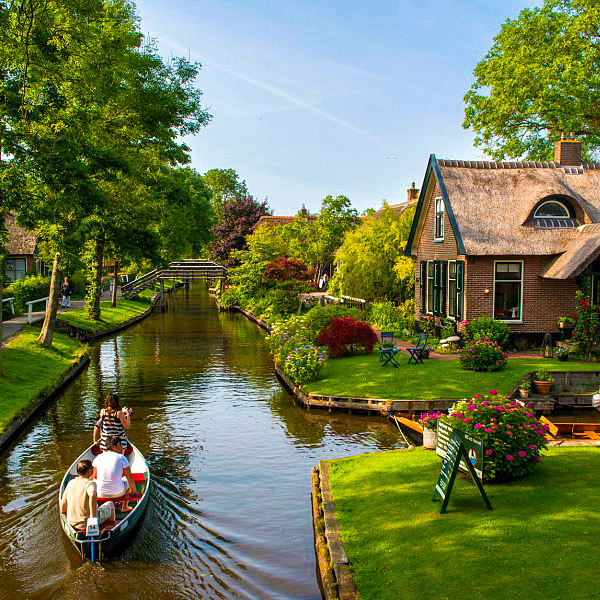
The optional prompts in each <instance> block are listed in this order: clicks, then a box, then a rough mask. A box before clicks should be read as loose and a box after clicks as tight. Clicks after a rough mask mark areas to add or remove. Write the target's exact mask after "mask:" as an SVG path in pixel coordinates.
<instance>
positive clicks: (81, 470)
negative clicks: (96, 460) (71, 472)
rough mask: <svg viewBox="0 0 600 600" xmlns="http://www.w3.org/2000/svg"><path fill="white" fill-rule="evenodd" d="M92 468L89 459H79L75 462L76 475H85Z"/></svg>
mask: <svg viewBox="0 0 600 600" xmlns="http://www.w3.org/2000/svg"><path fill="white" fill-rule="evenodd" d="M91 468H92V461H91V460H87V459H86V460H80V461H79V462H78V463H77V475H85V474H86V473H87V472H88V471H89V470H90V469H91Z"/></svg>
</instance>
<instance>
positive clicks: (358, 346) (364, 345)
mask: <svg viewBox="0 0 600 600" xmlns="http://www.w3.org/2000/svg"><path fill="white" fill-rule="evenodd" d="M376 343H377V334H376V333H375V332H374V331H373V328H372V327H371V326H370V325H369V324H368V323H365V322H364V321H358V320H357V319H353V318H352V317H336V318H335V319H332V320H331V323H330V324H329V327H327V329H324V330H323V331H321V333H319V335H318V337H317V344H319V345H325V346H327V347H328V348H329V354H330V356H344V355H348V354H354V353H355V351H364V352H365V353H367V354H368V353H370V352H373V347H374V346H375V344H376Z"/></svg>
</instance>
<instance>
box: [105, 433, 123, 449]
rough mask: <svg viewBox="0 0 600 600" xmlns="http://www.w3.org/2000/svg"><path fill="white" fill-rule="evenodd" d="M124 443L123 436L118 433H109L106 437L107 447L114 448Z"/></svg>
mask: <svg viewBox="0 0 600 600" xmlns="http://www.w3.org/2000/svg"><path fill="white" fill-rule="evenodd" d="M121 443H122V440H121V438H120V437H119V436H118V435H109V436H108V437H107V438H106V447H107V448H109V449H110V448H114V447H115V446H120V445H121Z"/></svg>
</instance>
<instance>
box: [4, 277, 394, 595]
mask: <svg viewBox="0 0 600 600" xmlns="http://www.w3.org/2000/svg"><path fill="white" fill-rule="evenodd" d="M111 390H118V392H119V393H120V395H121V399H122V403H123V404H125V405H127V406H130V407H132V408H133V409H134V413H133V425H132V429H131V433H130V437H131V439H132V441H133V442H134V443H135V444H136V445H137V446H138V447H139V448H140V450H141V451H142V452H143V453H144V454H145V455H146V457H147V459H148V461H149V463H150V467H151V470H152V474H153V477H154V487H153V489H152V492H151V499H150V505H149V508H148V511H147V514H146V516H145V519H144V521H143V522H142V524H141V526H140V528H139V529H138V530H137V532H136V534H135V535H134V536H133V538H132V539H131V542H130V543H129V544H127V545H125V547H124V548H123V549H122V550H121V551H120V552H119V553H117V554H116V555H115V556H114V557H113V558H112V559H111V560H110V561H108V562H103V563H102V564H101V565H98V564H94V565H92V564H90V563H82V561H81V559H80V558H79V554H78V553H77V551H76V550H75V549H74V548H73V547H72V546H71V544H70V542H68V540H67V539H66V537H65V536H64V534H63V533H62V531H61V529H60V525H59V520H58V508H57V494H58V486H59V484H60V480H61V478H62V476H63V474H64V472H65V470H66V469H67V467H68V466H69V465H70V464H71V463H72V461H73V460H74V459H75V458H76V457H77V456H78V455H79V453H80V452H81V451H82V450H83V449H84V448H85V447H87V446H88V445H89V444H90V443H91V440H92V428H93V424H94V422H95V420H96V419H97V416H98V411H99V408H100V405H101V399H102V397H103V396H104V395H105V394H106V393H107V392H109V391H111ZM395 447H400V443H399V440H398V434H397V432H396V431H395V430H394V429H393V428H392V426H391V425H389V424H388V423H387V422H386V421H384V420H383V419H382V418H380V417H366V416H357V415H347V414H343V413H328V412H320V411H316V410H313V411H308V410H306V409H303V408H301V407H299V406H298V405H297V404H296V403H295V402H294V401H293V399H292V397H291V396H290V395H289V394H288V393H287V392H286V391H285V390H284V389H283V388H282V386H281V384H280V383H279V381H278V380H277V378H276V377H275V375H274V371H273V366H272V362H271V358H270V356H269V354H268V350H267V346H266V344H265V342H264V333H263V332H261V331H260V330H259V329H258V328H257V327H256V326H255V325H254V324H252V323H250V322H249V321H247V320H246V319H245V318H244V317H243V316H241V315H239V314H227V313H218V312H217V310H216V309H215V306H214V302H213V301H212V300H211V299H210V298H209V297H208V294H207V293H206V291H205V289H204V287H202V286H197V287H193V288H192V289H191V290H190V291H187V292H186V291H185V290H180V291H178V292H177V294H176V295H175V296H174V297H173V298H172V300H171V306H170V310H169V311H168V312H167V313H164V314H161V313H160V312H155V313H154V315H153V316H151V317H150V318H148V319H146V320H145V321H143V322H142V323H140V324H138V325H136V326H134V327H132V328H131V329H128V330H126V331H125V332H123V333H121V334H120V335H118V336H115V337H113V338H109V339H107V340H105V341H102V342H99V343H97V344H96V345H95V346H94V347H92V349H91V363H90V366H89V368H88V369H87V370H86V371H85V372H84V373H83V374H82V375H81V376H80V377H79V379H78V380H77V381H76V382H75V383H74V384H73V385H72V386H71V387H70V388H69V389H68V390H67V391H66V392H65V394H63V395H62V396H61V397H60V398H59V399H58V400H57V401H56V402H54V403H53V404H51V405H50V407H49V408H48V410H47V412H46V414H45V415H44V416H43V417H41V418H40V419H39V420H38V421H37V422H36V423H35V424H34V425H33V426H32V427H31V428H30V429H29V431H27V432H26V434H25V435H24V436H23V437H22V439H21V440H20V441H19V442H18V443H17V444H16V446H15V447H14V448H13V449H11V450H10V451H9V452H8V453H6V454H4V455H3V456H1V457H0V598H1V599H4V598H7V599H8V598H11V599H14V598H27V599H42V598H43V599H47V598H50V599H73V600H75V599H77V600H79V599H80V598H85V599H86V600H94V599H104V598H107V599H108V598H111V599H113V598H123V599H126V598H143V599H144V600H154V599H161V600H162V599H171V598H173V599H175V598H177V599H179V598H181V599H184V598H185V599H186V600H187V599H190V598H269V599H271V598H286V599H287V598H301V599H318V598H320V593H319V588H318V584H317V579H316V575H315V559H314V550H313V534H312V520H311V507H310V468H311V466H314V465H316V464H317V463H318V461H319V460H321V459H329V458H334V457H341V456H349V455H354V454H360V453H363V452H374V451H379V450H387V449H390V448H395Z"/></svg>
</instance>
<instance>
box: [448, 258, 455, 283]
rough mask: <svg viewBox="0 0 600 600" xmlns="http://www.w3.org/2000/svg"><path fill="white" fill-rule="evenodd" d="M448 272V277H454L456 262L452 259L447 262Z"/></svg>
mask: <svg viewBox="0 0 600 600" xmlns="http://www.w3.org/2000/svg"><path fill="white" fill-rule="evenodd" d="M448 274H449V277H450V279H456V263H455V262H453V261H450V262H449V263H448Z"/></svg>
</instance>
